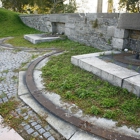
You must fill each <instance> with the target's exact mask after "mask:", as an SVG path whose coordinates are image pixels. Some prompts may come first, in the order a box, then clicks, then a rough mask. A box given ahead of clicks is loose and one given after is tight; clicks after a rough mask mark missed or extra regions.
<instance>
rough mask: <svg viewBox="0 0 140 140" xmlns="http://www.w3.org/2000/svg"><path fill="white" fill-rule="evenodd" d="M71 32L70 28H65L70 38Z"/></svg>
mask: <svg viewBox="0 0 140 140" xmlns="http://www.w3.org/2000/svg"><path fill="white" fill-rule="evenodd" d="M70 31H71V29H70V28H65V35H66V36H70V35H71V33H70Z"/></svg>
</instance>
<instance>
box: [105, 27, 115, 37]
mask: <svg viewBox="0 0 140 140" xmlns="http://www.w3.org/2000/svg"><path fill="white" fill-rule="evenodd" d="M114 32H115V26H108V27H107V35H108V36H110V37H114Z"/></svg>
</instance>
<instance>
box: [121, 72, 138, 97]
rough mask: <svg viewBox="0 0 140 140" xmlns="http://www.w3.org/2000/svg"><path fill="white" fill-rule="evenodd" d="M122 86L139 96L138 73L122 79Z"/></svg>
mask: <svg viewBox="0 0 140 140" xmlns="http://www.w3.org/2000/svg"><path fill="white" fill-rule="evenodd" d="M122 87H123V88H126V89H128V91H130V92H133V93H134V94H136V95H137V96H138V97H140V75H136V76H133V77H130V78H127V79H124V81H123V86H122Z"/></svg>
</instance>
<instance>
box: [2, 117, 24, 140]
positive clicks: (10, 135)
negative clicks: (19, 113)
mask: <svg viewBox="0 0 140 140" xmlns="http://www.w3.org/2000/svg"><path fill="white" fill-rule="evenodd" d="M2 121H3V118H2V117H1V116H0V140H24V139H23V138H22V137H21V136H20V135H19V134H18V133H17V132H16V131H15V130H14V129H11V128H9V127H5V126H2Z"/></svg>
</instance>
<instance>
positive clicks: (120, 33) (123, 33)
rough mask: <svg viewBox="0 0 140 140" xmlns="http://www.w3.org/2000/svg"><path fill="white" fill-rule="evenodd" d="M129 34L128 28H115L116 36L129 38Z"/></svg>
mask: <svg viewBox="0 0 140 140" xmlns="http://www.w3.org/2000/svg"><path fill="white" fill-rule="evenodd" d="M128 35H129V32H128V30H125V29H119V28H115V32H114V37H115V38H120V39H123V38H128Z"/></svg>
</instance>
